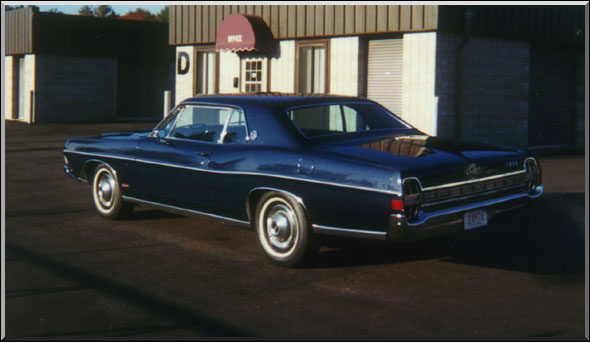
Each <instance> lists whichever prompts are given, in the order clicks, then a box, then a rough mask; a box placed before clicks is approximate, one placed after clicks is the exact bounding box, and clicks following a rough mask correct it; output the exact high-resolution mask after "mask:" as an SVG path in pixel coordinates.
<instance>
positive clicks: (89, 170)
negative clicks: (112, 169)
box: [83, 160, 101, 184]
mask: <svg viewBox="0 0 590 342" xmlns="http://www.w3.org/2000/svg"><path fill="white" fill-rule="evenodd" d="M100 163H101V162H100V161H98V160H90V161H88V162H86V164H84V171H83V172H84V177H85V178H86V180H87V181H88V183H89V184H90V182H91V181H92V177H93V176H94V170H96V166H97V165H98V164H100Z"/></svg>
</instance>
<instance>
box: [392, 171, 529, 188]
mask: <svg viewBox="0 0 590 342" xmlns="http://www.w3.org/2000/svg"><path fill="white" fill-rule="evenodd" d="M521 173H525V171H524V170H522V171H514V172H508V173H502V174H499V175H493V176H489V177H484V178H477V179H470V180H467V181H462V182H456V183H448V184H443V185H436V186H431V187H428V188H422V190H423V191H430V190H437V189H444V188H449V187H454V186H459V185H464V184H471V183H477V182H484V181H488V180H492V179H497V178H502V177H508V176H515V175H518V174H521ZM404 180H405V179H404ZM420 186H422V184H420Z"/></svg>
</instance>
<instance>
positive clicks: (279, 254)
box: [257, 197, 300, 258]
mask: <svg viewBox="0 0 590 342" xmlns="http://www.w3.org/2000/svg"><path fill="white" fill-rule="evenodd" d="M257 229H258V235H259V241H260V243H261V245H262V247H263V248H264V250H265V251H266V252H267V253H268V254H269V255H271V256H273V257H275V258H285V257H289V256H290V255H291V254H292V253H293V251H294V250H295V247H296V245H297V242H298V240H299V229H300V227H299V222H298V220H297V214H296V213H295V210H293V208H292V207H291V205H290V204H289V203H288V202H287V201H286V200H284V199H282V198H280V197H273V198H271V199H269V200H268V201H266V202H265V203H264V205H263V206H262V208H261V211H260V217H259V220H258V227H257Z"/></svg>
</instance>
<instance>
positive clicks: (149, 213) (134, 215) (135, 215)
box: [121, 208, 183, 221]
mask: <svg viewBox="0 0 590 342" xmlns="http://www.w3.org/2000/svg"><path fill="white" fill-rule="evenodd" d="M179 217H183V215H179V214H175V213H172V212H169V211H163V210H159V209H139V208H134V209H133V211H132V212H131V213H129V214H126V215H125V216H124V217H122V218H121V220H122V221H141V220H164V219H173V218H179Z"/></svg>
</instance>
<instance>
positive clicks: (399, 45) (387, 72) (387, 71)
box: [367, 39, 403, 116]
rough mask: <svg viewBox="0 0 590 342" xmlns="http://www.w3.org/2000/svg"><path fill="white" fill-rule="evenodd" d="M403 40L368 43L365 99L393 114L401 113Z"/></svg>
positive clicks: (372, 41) (382, 40)
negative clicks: (380, 105) (375, 102)
mask: <svg viewBox="0 0 590 342" xmlns="http://www.w3.org/2000/svg"><path fill="white" fill-rule="evenodd" d="M402 52H403V39H380V40H371V41H369V56H368V59H369V61H368V66H367V71H368V75H367V97H368V98H369V99H371V100H374V101H377V102H379V103H380V104H382V105H383V106H385V107H386V108H387V109H389V110H390V111H392V112H393V113H395V114H398V115H400V116H401V112H402V61H403V53H402Z"/></svg>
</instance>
